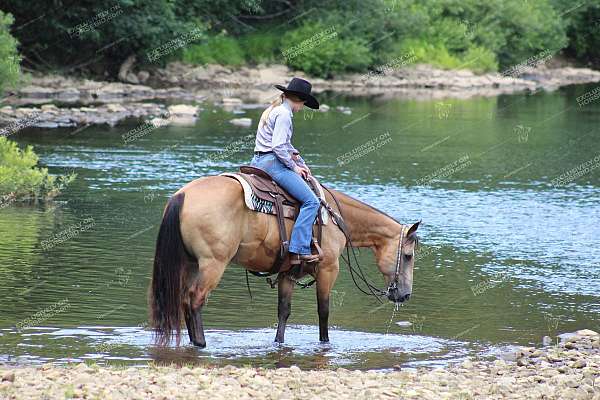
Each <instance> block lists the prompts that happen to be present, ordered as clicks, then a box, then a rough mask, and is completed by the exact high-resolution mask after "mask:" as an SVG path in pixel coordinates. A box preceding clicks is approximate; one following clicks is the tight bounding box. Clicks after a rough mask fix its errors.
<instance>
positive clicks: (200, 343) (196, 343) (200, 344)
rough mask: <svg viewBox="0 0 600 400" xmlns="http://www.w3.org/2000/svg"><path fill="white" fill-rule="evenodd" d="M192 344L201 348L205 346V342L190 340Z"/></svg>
mask: <svg viewBox="0 0 600 400" xmlns="http://www.w3.org/2000/svg"><path fill="white" fill-rule="evenodd" d="M192 344H193V345H194V346H196V347H200V348H201V349H203V348H205V347H206V342H198V341H196V340H192Z"/></svg>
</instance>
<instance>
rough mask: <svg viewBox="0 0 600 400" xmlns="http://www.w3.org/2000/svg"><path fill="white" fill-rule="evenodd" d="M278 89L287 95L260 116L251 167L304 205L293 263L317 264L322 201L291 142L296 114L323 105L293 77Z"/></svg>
mask: <svg viewBox="0 0 600 400" xmlns="http://www.w3.org/2000/svg"><path fill="white" fill-rule="evenodd" d="M275 87H276V88H277V89H279V90H281V91H282V92H283V93H282V94H281V95H280V96H279V97H278V98H277V99H276V100H275V101H273V103H271V105H270V106H269V107H268V108H267V109H266V110H265V111H264V112H263V113H262V115H261V117H260V121H259V122H258V129H257V130H256V141H255V146H254V158H253V159H252V163H251V164H250V165H252V166H254V167H258V168H261V169H263V170H265V171H266V172H268V173H269V175H271V177H272V178H273V180H274V181H275V182H277V184H279V186H281V187H282V188H284V189H285V190H286V191H287V192H288V193H290V194H291V195H292V196H294V198H295V199H296V200H298V201H299V202H300V203H301V207H300V213H299V214H298V217H297V218H296V222H295V223H294V228H293V230H292V237H291V239H290V245H289V252H290V257H291V259H292V260H294V259H295V260H300V261H306V262H315V261H318V259H319V258H318V255H316V254H311V249H310V243H311V238H312V226H313V223H314V221H315V218H316V216H317V212H318V210H319V199H318V198H317V196H315V194H314V192H313V191H312V190H311V189H310V187H309V186H308V184H307V183H306V182H305V179H306V178H307V177H308V175H310V174H311V172H310V169H309V168H308V166H307V165H306V163H305V162H304V160H303V159H302V157H300V153H299V152H298V150H296V148H295V147H294V146H292V143H291V139H292V133H293V125H292V117H293V113H295V112H298V111H300V110H302V107H303V106H304V105H306V106H307V107H309V108H312V109H315V110H318V109H319V102H318V101H317V99H315V98H314V97H313V96H312V95H311V94H310V91H311V89H312V86H311V84H310V83H309V82H308V81H306V80H304V79H300V78H293V79H292V80H291V82H290V83H289V84H288V86H287V87H284V86H281V85H275Z"/></svg>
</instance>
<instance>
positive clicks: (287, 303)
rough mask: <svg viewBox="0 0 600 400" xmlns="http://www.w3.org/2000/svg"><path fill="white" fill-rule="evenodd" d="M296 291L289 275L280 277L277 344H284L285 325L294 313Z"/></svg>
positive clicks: (278, 286)
mask: <svg viewBox="0 0 600 400" xmlns="http://www.w3.org/2000/svg"><path fill="white" fill-rule="evenodd" d="M293 289H294V282H293V281H292V280H291V279H289V278H288V276H287V274H281V275H280V276H279V283H278V285H277V297H278V303H277V317H278V322H277V334H276V335H275V341H276V342H277V343H283V336H284V334H285V324H286V323H287V320H288V317H289V316H290V313H291V311H292V292H293Z"/></svg>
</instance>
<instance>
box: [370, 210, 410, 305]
mask: <svg viewBox="0 0 600 400" xmlns="http://www.w3.org/2000/svg"><path fill="white" fill-rule="evenodd" d="M420 223H421V222H420V221H419V222H417V223H415V224H412V225H411V226H410V227H409V226H407V225H402V228H401V231H400V232H398V235H396V236H395V237H394V238H391V239H388V240H386V241H384V242H382V243H381V244H380V245H379V246H376V248H375V256H376V258H377V265H378V266H379V270H380V271H381V273H382V274H383V276H384V278H385V284H386V285H387V297H388V299H390V301H393V302H394V303H402V302H404V301H406V300H408V299H409V298H410V295H411V294H412V284H413V267H414V263H415V257H414V256H415V248H416V247H417V245H418V242H419V240H418V237H417V229H418V228H419V224H420Z"/></svg>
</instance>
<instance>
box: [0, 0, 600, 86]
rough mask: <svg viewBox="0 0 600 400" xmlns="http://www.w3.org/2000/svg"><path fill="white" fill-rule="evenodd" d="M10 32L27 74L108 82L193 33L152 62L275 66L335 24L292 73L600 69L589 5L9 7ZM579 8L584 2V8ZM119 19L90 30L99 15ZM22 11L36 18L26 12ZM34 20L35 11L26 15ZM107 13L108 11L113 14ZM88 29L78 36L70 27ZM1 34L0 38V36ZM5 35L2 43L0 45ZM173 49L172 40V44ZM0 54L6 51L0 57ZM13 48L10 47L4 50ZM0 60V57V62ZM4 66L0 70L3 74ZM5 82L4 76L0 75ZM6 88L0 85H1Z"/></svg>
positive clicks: (178, 0)
mask: <svg viewBox="0 0 600 400" xmlns="http://www.w3.org/2000/svg"><path fill="white" fill-rule="evenodd" d="M4 3H7V4H6V5H3V8H4V9H5V11H8V12H10V13H12V14H13V15H14V17H15V20H16V22H15V24H14V25H13V28H12V29H13V31H12V33H13V35H14V36H15V37H16V38H17V39H18V40H19V42H20V43H21V50H22V53H23V56H24V57H23V59H24V60H25V62H26V64H27V66H28V67H32V68H35V69H46V70H47V69H50V70H52V69H56V68H58V72H61V73H71V72H72V71H82V72H91V73H92V74H105V75H108V76H115V75H116V72H117V71H118V69H119V66H120V65H121V63H122V62H123V61H124V60H125V59H126V58H127V57H128V56H129V55H131V54H135V55H137V56H138V58H137V59H138V62H142V63H143V62H148V60H147V58H146V56H147V54H148V52H150V51H152V50H153V49H156V48H158V47H160V46H161V45H165V44H168V43H169V42H170V41H172V40H174V39H177V38H178V37H179V36H180V35H182V34H185V33H187V32H190V31H191V30H192V29H194V28H196V29H198V28H199V29H200V30H201V31H202V32H204V31H207V32H209V34H210V36H209V37H208V38H207V39H206V41H205V42H204V43H202V42H195V43H188V42H185V43H184V46H183V49H182V50H179V47H181V46H175V47H176V48H173V49H171V50H172V51H169V52H168V55H166V56H164V57H160V58H159V60H158V61H157V62H156V63H153V64H152V65H157V66H158V65H161V64H164V63H165V62H166V61H168V60H169V59H172V58H174V57H181V58H182V59H183V60H185V61H187V62H192V63H200V64H203V63H209V62H218V63H222V64H227V65H233V66H238V65H242V64H244V63H255V64H256V63H269V62H275V63H277V62H284V61H285V60H284V57H283V56H282V53H281V52H282V51H285V50H286V49H289V48H291V47H293V46H296V45H299V44H301V43H302V42H303V41H304V40H307V39H310V38H311V37H312V36H314V35H315V34H317V33H318V32H320V31H322V30H325V29H327V28H329V27H332V26H333V27H335V31H336V33H337V36H336V37H335V38H332V39H330V40H324V41H322V42H321V43H319V44H318V45H315V46H312V47H310V48H306V49H305V50H303V52H302V53H301V54H300V55H299V56H297V57H292V58H289V59H288V60H287V64H288V65H289V66H291V67H292V68H297V69H301V70H304V71H305V72H307V73H309V74H314V75H317V76H323V77H329V76H332V75H333V74H337V73H340V72H346V71H361V72H364V71H365V70H366V69H367V68H368V67H374V66H377V65H381V64H384V63H385V62H386V61H388V60H390V59H392V58H394V57H396V56H398V54H399V52H402V51H404V50H405V49H406V48H407V47H412V48H414V49H415V51H416V52H418V53H419V55H420V59H421V60H422V61H423V62H428V63H431V64H433V65H438V66H442V67H444V68H456V67H460V66H461V65H463V64H464V63H465V62H469V61H472V60H473V59H476V61H474V62H473V63H471V64H469V65H468V66H469V68H473V69H475V70H477V71H490V70H497V69H498V68H501V69H505V68H507V67H510V66H512V65H516V64H519V63H521V62H523V61H525V60H527V59H529V58H530V57H535V56H536V55H538V54H540V53H542V52H547V51H550V52H551V53H554V52H555V51H559V50H561V49H566V53H567V54H568V55H570V56H573V57H576V58H577V59H578V60H581V61H583V62H591V63H595V64H596V65H600V30H598V27H599V26H600V5H599V4H598V3H597V2H587V3H584V4H582V5H580V6H578V7H574V5H573V4H572V1H570V0H535V1H523V0H489V1H485V2H483V1H480V0H345V1H339V0H298V1H294V2H287V1H280V0H98V1H96V2H93V3H92V2H75V4H69V5H68V6H66V5H65V4H64V0H54V1H52V2H51V5H50V6H49V5H48V2H47V1H45V0H13V1H10V2H4ZM588 3H589V4H588ZM115 7H117V9H118V11H119V12H118V14H117V15H113V16H112V17H110V16H109V17H108V18H104V19H103V20H102V21H100V22H98V23H97V21H98V16H99V15H104V14H103V13H105V12H106V11H107V10H114V9H115ZM32 10H36V11H35V12H34V13H33V14H32ZM36 13H37V14H36ZM113 14H114V13H113ZM7 18H9V17H6V16H4V15H3V14H0V54H2V55H5V57H0V74H2V73H3V71H7V70H9V69H8V68H7V67H6V62H7V61H6V60H10V59H11V58H10V57H11V55H12V56H15V53H14V48H15V42H14V41H11V40H10V39H6V37H7V36H6V34H2V32H3V30H6V27H7V26H8V25H9V24H10V19H7ZM82 24H83V25H85V24H88V25H89V26H90V29H86V30H85V32H82V33H81V34H80V35H75V36H73V35H72V31H73V29H74V28H75V27H78V26H81V25H82ZM8 37H9V36H8ZM9 38H10V37H9ZM176 43H177V42H176ZM6 48H8V49H9V53H10V54H8V55H6V51H7V50H6ZM10 49H12V50H10ZM2 52H4V53H2ZM3 64H4V66H3ZM2 78H4V76H2ZM7 81H10V79H2V80H1V81H0V82H7Z"/></svg>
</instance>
